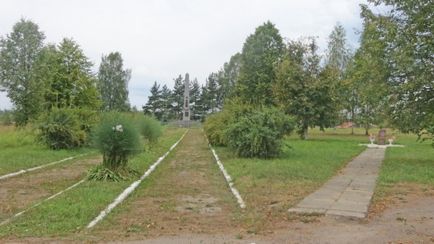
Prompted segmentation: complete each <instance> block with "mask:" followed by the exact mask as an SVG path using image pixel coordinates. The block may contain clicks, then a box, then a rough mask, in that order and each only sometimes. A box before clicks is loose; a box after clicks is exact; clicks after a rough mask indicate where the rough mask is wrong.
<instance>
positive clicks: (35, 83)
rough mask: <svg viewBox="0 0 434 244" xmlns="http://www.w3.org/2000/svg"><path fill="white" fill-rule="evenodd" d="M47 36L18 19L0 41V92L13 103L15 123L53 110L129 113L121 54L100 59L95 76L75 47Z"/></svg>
mask: <svg viewBox="0 0 434 244" xmlns="http://www.w3.org/2000/svg"><path fill="white" fill-rule="evenodd" d="M44 40H45V34H44V33H43V32H42V31H41V30H40V29H39V27H38V25H37V24H36V23H34V22H32V21H30V20H26V19H21V20H20V21H18V22H17V23H16V24H15V25H14V26H13V29H12V32H11V33H10V34H8V35H6V36H5V37H1V38H0V89H1V90H3V91H6V92H7V96H8V97H9V99H10V100H11V102H12V104H13V107H14V108H13V110H14V111H13V114H14V121H15V124H16V125H18V126H23V125H26V124H27V123H29V122H31V121H34V120H36V119H37V118H38V117H39V116H40V115H41V114H44V113H46V112H50V111H51V110H52V109H54V108H56V109H62V108H68V109H87V110H93V111H110V110H117V111H128V110H129V109H130V105H129V102H128V87H127V86H128V82H129V80H130V76H131V70H128V69H125V68H124V67H123V59H122V56H121V54H120V53H119V52H112V53H110V54H108V55H103V57H102V59H101V64H100V66H99V70H98V72H97V74H94V73H93V72H92V67H93V64H92V63H91V62H90V61H89V58H88V57H86V55H85V54H84V52H83V50H82V49H81V47H80V46H79V44H78V43H77V42H76V41H74V40H73V39H71V38H64V39H63V40H62V41H61V42H60V43H58V44H51V43H48V44H47V43H44Z"/></svg>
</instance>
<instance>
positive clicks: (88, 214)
mask: <svg viewBox="0 0 434 244" xmlns="http://www.w3.org/2000/svg"><path fill="white" fill-rule="evenodd" d="M183 132H184V129H169V128H168V129H166V131H165V133H164V134H163V136H162V137H161V138H160V140H159V142H158V143H157V144H156V145H154V146H153V147H152V148H151V149H150V150H147V151H145V152H143V153H141V154H139V155H137V156H135V157H134V158H132V159H131V160H130V162H129V165H130V166H131V167H133V168H135V169H137V170H139V172H144V171H145V170H146V169H147V168H148V167H149V165H150V164H151V163H153V162H154V161H155V160H156V159H157V158H158V157H160V156H161V155H162V154H163V153H165V152H166V151H167V150H168V149H169V147H170V146H171V145H172V144H173V143H175V141H177V140H178V139H179V138H180V136H181V135H182V133H183ZM132 181H133V179H131V180H130V181H122V182H96V181H91V182H85V183H84V184H82V185H80V186H79V187H77V188H74V189H73V190H71V191H70V192H67V193H65V194H63V195H61V196H59V197H58V198H56V199H54V200H51V201H49V202H47V203H44V204H42V205H41V206H39V207H38V208H35V209H33V210H31V211H30V212H28V213H27V214H25V215H23V216H20V217H19V218H18V219H16V220H15V221H13V222H12V223H10V224H8V225H5V226H3V227H0V237H5V236H11V235H13V236H18V237H24V236H64V235H67V234H71V233H74V232H77V231H80V230H82V229H83V228H84V227H85V226H86V225H87V224H88V223H89V222H90V221H91V220H92V219H93V218H95V217H96V216H97V215H98V214H99V212H100V211H101V210H103V209H104V208H105V207H106V206H107V205H108V204H109V203H110V202H112V201H113V200H114V199H115V198H116V197H117V195H118V194H120V193H121V192H122V191H123V189H125V188H126V187H127V186H128V185H129V184H131V183H132Z"/></svg>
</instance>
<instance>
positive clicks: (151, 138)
mask: <svg viewBox="0 0 434 244" xmlns="http://www.w3.org/2000/svg"><path fill="white" fill-rule="evenodd" d="M136 123H137V125H138V128H139V130H140V133H141V134H142V136H143V137H144V138H145V139H146V140H147V141H148V142H150V143H151V144H155V143H156V142H157V141H158V138H160V136H161V135H162V134H163V127H162V126H161V124H160V122H159V121H158V120H157V119H155V118H154V117H150V116H147V115H145V116H140V117H139V118H138V119H137V122H136Z"/></svg>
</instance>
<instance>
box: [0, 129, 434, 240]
mask: <svg viewBox="0 0 434 244" xmlns="http://www.w3.org/2000/svg"><path fill="white" fill-rule="evenodd" d="M6 132H7V131H6ZM183 132H184V130H183V129H174V128H167V129H166V130H165V133H164V135H163V137H162V139H161V140H160V141H159V143H158V145H156V146H154V147H153V148H151V149H150V150H148V151H146V152H144V153H141V154H139V155H137V156H135V157H134V158H133V159H132V160H131V166H133V167H134V168H136V169H138V170H139V171H140V172H143V171H144V170H146V169H147V168H148V166H149V165H150V164H151V163H152V162H154V161H155V160H156V159H157V158H158V157H159V156H161V155H162V154H163V153H164V152H166V151H167V149H168V148H169V147H170V146H171V145H172V144H173V143H174V142H175V141H176V140H177V139H178V138H179V137H180V136H181V135H182V133H183ZM371 132H372V133H373V134H377V133H378V130H376V129H373V130H372V131H371ZM7 133H9V132H7ZM387 133H388V134H389V135H393V136H395V137H396V138H397V139H396V143H397V144H402V145H405V147H404V148H388V149H387V151H386V158H385V160H384V163H383V165H382V168H381V172H380V176H379V179H378V186H377V189H376V193H375V197H374V202H376V201H381V200H382V199H383V198H385V197H387V196H390V194H393V192H392V191H391V189H392V188H393V187H395V186H396V185H400V184H413V185H419V186H423V187H431V188H434V148H433V147H432V146H431V144H430V142H423V143H422V142H418V141H417V137H416V136H415V135H407V134H400V133H398V132H396V131H392V130H388V131H387ZM4 135H5V134H3V133H2V136H4ZM17 140H18V139H17ZM4 141H7V140H2V139H0V143H5V142H4ZM24 141H26V140H24ZM29 141H30V139H29ZM285 141H286V142H287V144H288V145H289V146H290V147H287V148H285V150H284V153H283V154H282V155H281V156H280V157H278V158H276V159H269V160H264V159H257V158H253V159H245V158H238V157H236V156H235V155H234V154H233V153H232V152H231V151H230V150H229V149H228V148H225V147H217V148H216V150H217V153H218V154H219V156H220V158H221V159H222V161H223V163H224V165H225V167H226V169H227V170H228V172H229V174H230V175H231V176H232V178H233V179H234V182H235V186H236V187H237V188H238V190H239V191H240V193H241V195H242V197H243V198H244V200H245V202H246V205H247V209H246V210H243V211H241V210H237V211H234V212H233V213H230V214H231V215H232V216H231V219H233V220H234V221H235V223H237V224H236V225H237V227H240V228H243V229H245V230H247V232H249V233H266V232H267V231H270V230H271V229H273V228H278V227H279V225H280V224H285V223H287V222H288V220H294V219H298V220H301V221H303V222H309V221H313V220H314V218H315V216H308V215H306V216H299V215H294V214H289V213H288V212H287V210H288V208H289V207H291V206H293V205H294V204H296V203H297V202H298V201H300V200H301V199H303V198H304V197H305V196H306V195H308V194H309V193H311V192H313V191H315V190H316V189H317V188H318V187H320V186H321V185H322V184H323V183H324V182H326V181H327V180H328V179H330V178H331V177H332V176H333V175H335V174H336V173H337V172H338V171H339V170H340V169H342V168H343V167H344V166H345V165H346V163H347V162H349V161H350V160H351V159H352V158H353V157H355V156H357V155H358V154H359V153H360V152H362V151H363V150H364V149H365V148H364V147H363V146H359V144H360V143H368V141H369V140H368V137H367V136H365V135H364V131H363V130H361V129H356V130H355V135H351V134H350V129H328V130H326V131H325V132H322V131H319V130H317V129H313V130H310V132H309V139H308V140H300V139H299V138H298V137H297V136H296V135H293V136H290V137H288V138H286V139H285ZM9 144H10V145H12V144H13V143H9ZM20 145H21V146H20ZM26 146H31V144H30V143H27V144H26V143H25V142H22V144H19V143H17V144H16V146H15V147H14V146H11V147H5V148H3V147H2V148H1V149H0V151H4V150H10V149H13V148H15V149H16V150H19V149H21V148H22V147H26ZM35 147H39V146H35ZM35 150H36V149H35ZM39 150H45V149H41V148H39ZM66 153H68V152H66ZM42 154H43V153H42ZM172 156H173V155H172ZM172 156H170V157H169V158H171V157H172ZM0 165H1V164H0ZM159 174H161V175H164V174H165V172H163V171H161V172H157V174H156V175H155V176H154V177H151V179H153V180H152V181H149V182H145V184H143V185H142V186H141V187H140V189H143V188H146V187H147V186H149V184H155V182H156V181H158V180H159V177H160V176H159ZM161 177H162V176H161ZM222 181H223V177H222ZM131 182H132V180H131V181H124V182H114V183H107V182H86V183H84V184H82V185H80V186H79V187H77V188H75V189H74V190H72V191H70V192H68V193H67V194H64V195H62V196H60V197H59V198H57V199H54V200H52V201H49V202H47V203H44V204H43V205H41V206H40V207H38V208H36V209H34V210H32V211H30V212H29V213H27V214H25V215H24V216H21V217H20V218H18V219H16V220H15V221H13V222H12V223H10V224H8V225H6V226H3V227H0V239H1V238H8V237H10V236H17V237H26V236H28V237H30V236H32V237H38V236H42V237H53V236H54V237H59V236H70V235H71V234H74V233H76V234H77V233H78V235H75V237H74V238H78V239H80V238H84V239H83V240H89V239H88V238H92V232H91V233H87V231H83V230H85V229H84V227H85V226H86V225H87V224H88V223H89V222H90V221H91V220H92V219H93V218H94V217H95V216H97V215H98V214H99V212H100V211H101V210H102V209H103V208H105V207H106V206H107V204H108V203H110V202H111V201H112V200H113V199H114V198H115V197H116V196H117V195H118V194H119V193H120V192H121V191H122V190H123V189H125V188H126V187H127V186H128V185H129V184H130V183H131ZM175 188H176V186H175ZM226 190H227V189H226ZM168 192H170V191H168ZM163 195H164V194H163ZM127 202H128V201H127ZM118 211H120V210H115V211H114V213H113V215H116V214H117V213H119V212H118ZM161 211H164V209H162V210H161ZM120 212H122V211H120ZM112 219H113V216H110V217H109V220H112ZM108 222H110V223H105V224H102V226H101V228H104V227H105V226H110V225H111V221H108ZM75 240H76V239H75ZM80 240H81V239H80Z"/></svg>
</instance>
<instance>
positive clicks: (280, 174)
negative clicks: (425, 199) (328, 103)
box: [217, 129, 434, 233]
mask: <svg viewBox="0 0 434 244" xmlns="http://www.w3.org/2000/svg"><path fill="white" fill-rule="evenodd" d="M370 132H371V133H373V134H377V133H378V129H373V130H371V131H370ZM387 133H388V135H393V136H395V137H396V143H397V144H403V145H405V146H406V147H404V148H389V149H388V150H387V154H386V159H385V162H384V165H383V167H382V169H381V173H380V178H379V185H380V187H378V188H377V191H378V192H383V191H384V187H386V186H390V185H392V184H396V183H401V182H414V183H422V184H433V182H434V148H432V147H431V146H430V144H429V143H428V142H425V143H420V142H418V141H416V139H417V137H416V136H415V135H406V134H400V133H398V132H397V131H393V130H387ZM286 142H287V143H288V144H289V145H290V148H286V149H285V150H284V153H283V155H282V156H281V157H280V158H277V159H272V160H263V159H242V158H238V157H236V156H234V155H233V154H232V153H231V152H230V150H229V149H227V148H223V147H219V148H217V151H218V154H219V155H220V157H221V159H222V161H223V163H224V165H225V167H226V168H227V170H228V172H229V174H230V175H231V176H232V177H233V178H234V181H235V185H236V187H237V188H238V189H239V190H240V192H241V195H242V196H243V197H244V200H245V201H246V204H247V210H246V212H245V213H242V214H240V215H239V216H237V217H238V218H239V219H240V222H242V223H244V224H247V225H248V226H249V229H250V231H251V232H254V233H256V232H261V231H264V230H265V229H266V226H267V225H268V226H270V225H271V226H275V225H276V223H278V222H279V221H286V220H288V219H292V218H295V216H293V215H291V214H288V213H287V209H288V208H289V207H291V206H293V205H294V204H296V203H297V202H298V201H300V200H301V199H302V198H304V197H305V196H306V195H308V194H309V193H311V192H313V191H314V190H316V189H317V188H318V187H320V186H321V185H322V184H323V183H324V182H326V181H327V180H328V179H329V178H331V177H332V176H333V175H335V174H336V173H337V172H338V171H339V170H340V169H341V168H342V167H344V166H345V165H346V163H347V162H349V161H350V160H351V159H352V158H353V157H355V156H356V155H358V154H359V153H360V152H361V151H363V150H364V149H365V148H364V147H363V146H359V145H358V144H360V143H368V142H369V139H368V137H367V136H366V135H364V131H363V130H362V129H356V130H355V134H354V135H351V130H350V129H328V130H326V131H325V132H322V131H319V130H318V129H313V130H310V131H309V139H308V140H306V141H303V140H300V139H299V138H298V137H297V136H296V135H293V136H291V137H289V138H287V139H286ZM380 195H381V194H380ZM380 198H381V197H380ZM302 218H304V217H302ZM302 221H310V220H309V218H308V217H307V219H302Z"/></svg>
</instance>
